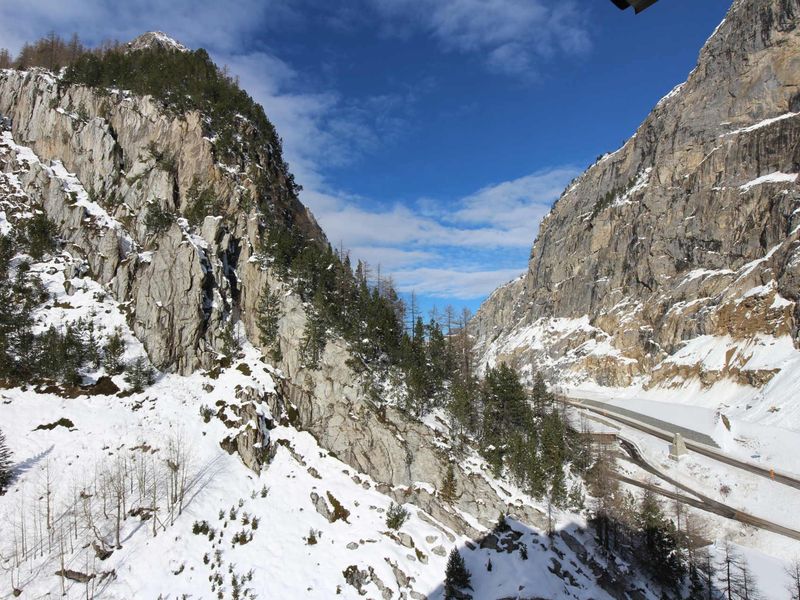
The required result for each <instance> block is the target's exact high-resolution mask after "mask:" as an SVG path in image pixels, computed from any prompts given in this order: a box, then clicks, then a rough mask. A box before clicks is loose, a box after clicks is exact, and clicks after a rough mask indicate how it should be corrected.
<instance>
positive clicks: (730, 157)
mask: <svg viewBox="0 0 800 600" xmlns="http://www.w3.org/2000/svg"><path fill="white" fill-rule="evenodd" d="M798 25H800V2H798V0H735V1H734V2H733V5H732V7H731V8H730V11H729V13H728V15H727V16H726V18H725V20H724V22H723V23H722V24H721V25H720V26H719V27H718V29H717V30H716V31H715V32H714V33H713V35H712V36H711V38H710V39H709V40H708V42H707V43H706V44H705V46H704V47H703V49H702V51H701V53H700V57H699V60H698V63H697V67H696V68H695V69H694V70H693V71H692V73H691V74H690V75H689V78H688V80H687V81H686V82H685V83H684V84H682V85H680V86H678V87H676V88H675V89H674V90H673V91H672V92H671V93H670V94H669V95H668V96H666V97H665V98H664V99H662V100H661V101H660V102H659V103H658V105H657V106H656V107H655V108H654V109H653V111H652V113H651V114H650V115H649V116H648V117H647V119H646V120H645V121H644V122H643V123H642V125H641V126H640V127H639V129H638V130H637V132H636V133H635V135H634V136H633V137H632V138H631V139H630V140H628V141H627V142H626V143H625V145H624V146H623V147H622V148H620V149H619V150H617V151H616V152H614V153H611V154H608V155H605V156H603V157H602V158H600V159H599V160H598V161H597V162H596V163H595V164H594V165H592V166H591V167H590V168H589V169H588V170H587V171H586V172H585V173H584V174H583V175H581V176H580V177H579V178H578V179H577V180H576V181H574V182H573V183H572V184H571V185H570V186H569V188H568V189H567V190H566V191H565V192H564V194H563V195H562V196H561V198H560V199H559V200H558V201H557V203H556V204H555V205H554V207H553V209H552V211H551V212H550V214H549V215H548V216H547V217H546V218H545V219H544V220H543V222H542V224H541V227H540V230H539V234H538V237H537V239H536V241H535V243H534V246H533V249H532V252H531V258H530V262H529V266H528V270H527V271H526V272H525V273H524V275H522V276H521V277H520V278H519V279H517V280H516V281H513V282H511V283H509V284H507V285H506V286H504V287H501V288H500V289H498V290H496V291H495V292H494V293H493V294H492V296H491V297H490V298H489V299H488V300H487V301H486V302H485V303H484V304H483V306H482V307H481V308H480V310H479V311H478V313H477V315H476V317H475V318H474V320H473V322H472V326H473V328H474V332H475V334H476V336H477V339H478V348H479V352H480V354H481V355H482V357H483V362H484V363H489V364H491V363H492V362H494V361H497V360H507V361H511V362H512V363H514V364H516V365H518V366H521V367H522V368H524V369H533V368H536V369H541V370H544V371H545V372H547V373H548V374H549V375H550V376H551V377H552V378H553V379H554V380H557V381H560V382H562V383H564V384H567V385H569V384H579V383H580V382H584V383H585V382H594V383H596V384H600V385H603V386H629V385H632V384H639V385H643V386H644V387H646V388H649V387H654V386H666V387H671V386H680V385H683V384H685V383H686V382H687V381H696V382H700V383H701V384H702V385H704V386H708V385H712V384H714V383H716V382H718V381H721V380H732V381H733V382H735V383H736V384H739V385H742V386H750V387H752V388H759V387H761V386H764V385H765V384H767V383H768V382H769V381H770V380H771V379H772V378H773V377H774V376H775V375H776V373H778V372H780V371H781V369H782V368H783V367H785V366H786V365H787V364H788V363H787V362H786V361H787V360H789V361H790V362H791V360H796V359H797V353H796V346H797V341H798V328H797V317H798V304H797V301H798V294H799V293H800V285H799V284H800V243H798V242H799V240H800V211H798V206H800V188H798V184H797V174H798V173H800V30H799V29H798ZM792 364H794V363H792Z"/></svg>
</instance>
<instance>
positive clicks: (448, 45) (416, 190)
mask: <svg viewBox="0 0 800 600" xmlns="http://www.w3.org/2000/svg"><path fill="white" fill-rule="evenodd" d="M729 6H730V0H702V1H701V0H660V1H659V2H658V3H657V4H655V5H654V6H653V7H652V8H650V9H648V10H647V11H645V12H644V13H642V14H640V15H634V14H633V12H632V11H626V12H621V11H619V10H617V9H616V8H615V7H614V6H613V5H612V4H611V2H609V1H607V0H575V1H570V0H348V1H336V0H293V1H290V0H228V1H225V2H223V1H220V0H215V1H210V0H199V1H194V2H190V1H189V0H173V1H172V2H170V3H169V4H166V3H164V2H159V1H156V0H127V1H126V2H124V3H119V2H116V1H112V0H72V1H71V2H64V1H63V0H57V1H56V0H27V1H26V2H24V3H23V2H17V1H16V0H0V47H2V46H5V47H9V48H10V49H11V50H13V51H16V50H18V49H19V47H20V46H21V44H22V43H23V42H24V41H25V40H32V39H36V38H38V37H40V36H42V35H44V34H45V33H47V32H48V31H49V30H51V29H52V30H55V31H57V32H59V33H62V34H65V35H66V34H70V33H72V32H73V31H75V32H77V33H78V34H79V35H80V36H81V37H82V38H83V39H84V40H85V41H87V42H89V43H97V42H99V41H101V40H102V39H104V38H117V39H120V40H127V39H130V38H132V37H134V36H135V35H137V34H138V33H141V32H143V31H147V30H153V29H158V30H163V31H165V32H167V33H168V34H170V35H172V36H173V37H175V38H177V39H178V40H179V41H181V42H183V43H184V44H186V45H188V46H191V47H201V46H202V47H205V48H207V49H208V50H209V51H210V52H211V54H212V56H213V57H214V58H215V59H216V60H217V61H218V62H220V63H223V64H227V65H229V67H230V68H231V70H232V71H233V72H234V73H236V74H237V75H239V77H240V80H241V83H242V85H243V86H244V87H245V88H246V89H247V90H248V91H249V92H250V93H251V95H253V96H254V97H255V98H256V100H258V101H260V102H261V103H262V104H263V105H264V107H265V109H266V112H267V115H268V116H269V117H270V118H271V119H272V120H273V122H274V123H275V124H276V126H277V128H278V131H279V132H280V133H281V135H282V136H283V138H284V144H285V149H286V154H287V159H288V160H289V163H290V165H291V167H292V169H293V171H295V173H296V175H297V179H298V181H299V182H300V183H301V184H303V186H304V188H305V190H304V192H303V200H304V201H305V202H306V203H307V204H308V205H309V206H310V207H311V208H312V210H313V211H314V213H315V214H316V215H317V218H318V220H319V221H320V222H321V224H322V225H323V227H324V228H325V230H326V232H327V233H328V236H329V238H330V240H331V242H332V243H333V244H334V245H337V246H338V245H339V244H340V243H341V244H343V245H344V246H345V247H348V248H350V249H351V250H352V252H353V254H354V255H355V256H356V257H361V258H364V259H365V260H367V261H369V263H370V264H373V265H377V264H378V263H380V264H381V265H382V266H381V272H382V273H383V274H391V275H392V276H393V278H394V280H395V283H396V285H397V286H398V287H399V288H400V289H401V290H402V291H405V292H409V291H410V290H412V289H414V290H416V292H417V294H418V296H419V297H420V300H421V303H422V305H423V306H425V307H430V306H431V305H433V304H434V303H436V304H438V305H439V306H443V305H445V304H448V303H450V304H453V305H455V306H456V307H462V306H466V307H469V308H471V309H475V308H477V306H478V304H479V303H480V300H481V299H482V298H484V297H485V296H486V295H487V294H488V293H489V292H491V290H492V289H494V288H495V287H496V286H497V285H499V284H501V283H503V282H505V281H508V280H510V279H512V278H513V277H515V276H516V275H517V274H519V273H521V272H523V271H524V270H525V268H526V266H527V259H528V255H529V252H530V247H531V244H532V242H533V240H534V238H535V237H536V231H537V228H538V224H539V220H540V219H541V218H542V217H543V216H544V215H545V214H546V212H547V210H548V208H549V206H550V205H551V204H552V202H553V201H554V200H555V199H556V198H557V197H558V195H559V194H560V192H561V191H562V190H563V188H564V187H565V186H566V184H567V183H568V182H569V181H570V180H571V179H572V178H573V177H575V176H576V175H577V174H579V173H580V172H581V171H582V170H583V169H584V168H585V167H586V166H587V165H588V164H590V163H592V162H593V161H594V159H595V158H596V157H597V155H599V154H602V153H604V152H607V151H612V150H615V149H616V148H618V147H619V146H620V145H621V144H622V143H623V141H624V140H625V139H626V138H627V137H629V136H630V135H631V134H632V133H633V132H634V130H635V129H636V127H637V126H638V124H639V123H640V122H641V121H642V120H643V119H644V117H645V116H646V115H647V113H648V112H649V111H650V109H651V108H652V107H653V105H655V103H656V102H657V101H658V100H659V98H661V97H662V96H663V95H665V94H666V93H667V92H669V90H670V89H671V88H672V87H673V86H675V85H676V84H678V83H680V82H682V81H683V80H684V79H685V78H686V75H687V74H688V72H689V71H690V70H691V69H692V68H693V66H694V64H695V62H696V59H697V54H698V51H699V49H700V47H701V46H702V44H703V43H704V41H705V40H706V39H707V38H708V36H709V35H710V33H711V32H712V31H713V29H714V28H715V27H716V25H717V24H718V23H719V22H720V21H721V20H722V18H723V16H724V14H725V12H726V10H727V8H728V7H729Z"/></svg>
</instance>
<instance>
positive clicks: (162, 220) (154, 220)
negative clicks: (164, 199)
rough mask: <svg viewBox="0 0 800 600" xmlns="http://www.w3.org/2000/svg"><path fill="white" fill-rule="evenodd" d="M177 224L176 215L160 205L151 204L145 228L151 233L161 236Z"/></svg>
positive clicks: (145, 219)
mask: <svg viewBox="0 0 800 600" xmlns="http://www.w3.org/2000/svg"><path fill="white" fill-rule="evenodd" d="M174 222H175V215H173V214H172V213H171V212H169V211H166V210H164V209H163V208H161V206H159V205H158V204H151V205H150V206H149V207H148V208H147V214H146V215H145V217H144V226H145V227H146V228H147V231H148V232H149V233H152V234H155V235H160V234H162V233H164V232H165V231H167V230H168V229H169V228H170V227H172V224H173V223H174Z"/></svg>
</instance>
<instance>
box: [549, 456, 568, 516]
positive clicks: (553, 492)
mask: <svg viewBox="0 0 800 600" xmlns="http://www.w3.org/2000/svg"><path fill="white" fill-rule="evenodd" d="M549 498H550V502H552V503H553V506H555V507H556V508H564V507H565V506H566V505H567V484H566V482H565V481H564V469H563V468H562V467H561V466H558V467H557V468H556V469H555V470H554V471H553V476H552V479H551V480H550V492H549Z"/></svg>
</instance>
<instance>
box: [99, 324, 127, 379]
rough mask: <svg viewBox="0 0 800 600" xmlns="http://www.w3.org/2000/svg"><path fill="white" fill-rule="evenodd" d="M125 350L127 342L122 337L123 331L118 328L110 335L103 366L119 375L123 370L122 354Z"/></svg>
mask: <svg viewBox="0 0 800 600" xmlns="http://www.w3.org/2000/svg"><path fill="white" fill-rule="evenodd" d="M124 352H125V342H124V340H123V339H122V332H121V331H120V330H119V328H117V329H115V330H114V333H112V334H111V335H110V336H109V338H108V341H107V342H106V347H105V352H104V355H103V366H104V367H105V369H106V371H107V372H108V373H109V374H111V375H118V374H119V373H121V372H122V367H123V365H122V355H123V354H124Z"/></svg>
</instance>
